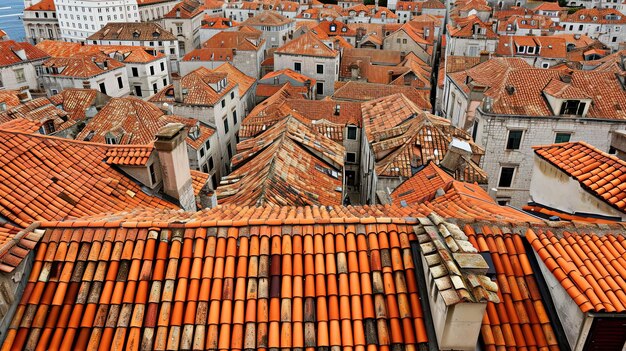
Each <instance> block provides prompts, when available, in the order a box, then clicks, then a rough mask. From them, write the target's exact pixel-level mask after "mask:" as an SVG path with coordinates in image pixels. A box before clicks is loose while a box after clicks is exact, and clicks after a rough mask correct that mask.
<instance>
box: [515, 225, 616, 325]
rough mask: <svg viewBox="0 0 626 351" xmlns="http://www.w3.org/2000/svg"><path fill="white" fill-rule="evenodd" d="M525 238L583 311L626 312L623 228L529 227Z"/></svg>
mask: <svg viewBox="0 0 626 351" xmlns="http://www.w3.org/2000/svg"><path fill="white" fill-rule="evenodd" d="M622 230H623V229H622ZM526 238H527V239H528V241H529V242H530V244H531V245H532V247H533V249H535V251H536V252H537V254H538V255H539V257H540V259H541V260H542V261H543V263H544V264H545V265H546V267H547V268H548V270H550V272H552V275H553V276H554V278H556V280H557V281H559V282H560V283H561V285H562V286H563V288H564V289H565V290H566V291H567V293H568V294H569V296H570V297H571V298H572V300H574V302H576V304H577V305H578V306H579V307H580V310H581V311H582V312H589V311H594V312H609V313H610V312H616V313H624V312H626V293H625V291H626V281H625V280H624V277H626V268H625V267H626V259H625V257H626V238H625V237H624V234H623V231H615V232H611V231H608V232H607V233H605V234H594V233H584V232H582V231H572V232H569V231H566V232H564V233H563V234H557V233H554V232H552V231H550V230H545V231H544V230H536V231H533V230H529V231H527V233H526Z"/></svg>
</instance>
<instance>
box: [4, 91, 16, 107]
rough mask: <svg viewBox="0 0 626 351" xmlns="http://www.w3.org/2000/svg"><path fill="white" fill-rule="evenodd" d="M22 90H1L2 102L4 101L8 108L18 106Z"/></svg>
mask: <svg viewBox="0 0 626 351" xmlns="http://www.w3.org/2000/svg"><path fill="white" fill-rule="evenodd" d="M19 94H20V92H19V91H17V90H2V91H0V103H3V102H4V105H5V107H6V108H11V107H15V106H18V105H19V104H20V97H19Z"/></svg>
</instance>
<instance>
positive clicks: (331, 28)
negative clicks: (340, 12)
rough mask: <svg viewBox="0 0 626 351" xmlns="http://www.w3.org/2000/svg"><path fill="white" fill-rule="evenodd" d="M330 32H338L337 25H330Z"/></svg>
mask: <svg viewBox="0 0 626 351" xmlns="http://www.w3.org/2000/svg"><path fill="white" fill-rule="evenodd" d="M330 31H331V32H336V31H337V25H336V24H331V25H330Z"/></svg>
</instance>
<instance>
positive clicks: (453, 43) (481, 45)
mask: <svg viewBox="0 0 626 351" xmlns="http://www.w3.org/2000/svg"><path fill="white" fill-rule="evenodd" d="M446 39H447V41H446V43H447V44H446V57H447V56H450V55H453V56H480V52H481V51H488V52H490V53H493V52H495V51H496V46H497V45H498V39H473V38H453V37H450V36H448V38H446Z"/></svg>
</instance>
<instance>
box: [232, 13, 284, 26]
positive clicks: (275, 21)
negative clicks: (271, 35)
mask: <svg viewBox="0 0 626 351" xmlns="http://www.w3.org/2000/svg"><path fill="white" fill-rule="evenodd" d="M291 22H293V19H291V18H288V17H286V16H283V15H281V14H280V13H278V12H276V11H262V12H260V13H258V14H256V15H255V16H253V17H250V18H248V19H247V20H245V21H243V23H242V25H244V26H252V27H261V26H270V27H272V26H273V27H276V26H284V25H285V24H288V23H291Z"/></svg>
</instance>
